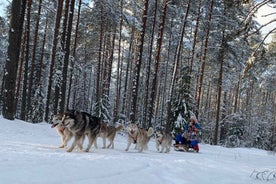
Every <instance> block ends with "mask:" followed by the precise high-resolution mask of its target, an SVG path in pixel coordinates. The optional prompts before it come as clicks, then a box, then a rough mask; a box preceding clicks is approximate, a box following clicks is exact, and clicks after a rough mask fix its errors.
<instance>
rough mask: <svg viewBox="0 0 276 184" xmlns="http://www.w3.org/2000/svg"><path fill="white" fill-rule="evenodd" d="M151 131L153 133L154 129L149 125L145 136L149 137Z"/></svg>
mask: <svg viewBox="0 0 276 184" xmlns="http://www.w3.org/2000/svg"><path fill="white" fill-rule="evenodd" d="M153 133H154V130H153V128H152V127H150V128H149V129H148V132H147V136H148V137H150V136H152V134H153Z"/></svg>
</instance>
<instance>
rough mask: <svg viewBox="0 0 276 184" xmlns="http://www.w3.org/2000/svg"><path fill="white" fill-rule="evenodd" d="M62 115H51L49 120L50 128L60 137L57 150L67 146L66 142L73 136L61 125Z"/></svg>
mask: <svg viewBox="0 0 276 184" xmlns="http://www.w3.org/2000/svg"><path fill="white" fill-rule="evenodd" d="M61 119H62V115H61V114H56V115H53V116H52V118H51V122H52V126H51V127H52V128H56V130H57V133H58V134H59V135H60V138H61V145H60V146H59V148H64V147H66V146H67V143H68V141H69V140H70V139H71V138H72V137H73V134H72V132H71V131H69V129H68V128H66V127H65V126H63V125H62V123H61V122H62V120H61Z"/></svg>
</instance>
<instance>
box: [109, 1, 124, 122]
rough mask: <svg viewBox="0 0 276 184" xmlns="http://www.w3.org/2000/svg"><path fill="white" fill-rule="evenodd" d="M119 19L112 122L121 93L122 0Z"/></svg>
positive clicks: (114, 118)
mask: <svg viewBox="0 0 276 184" xmlns="http://www.w3.org/2000/svg"><path fill="white" fill-rule="evenodd" d="M119 21H120V22H119V40H118V42H119V43H118V63H117V77H116V78H117V79H116V93H115V102H114V108H113V123H114V122H116V121H117V120H118V112H119V103H120V95H121V80H120V74H121V72H120V71H121V68H120V65H121V42H122V28H123V0H121V1H120V20H119ZM113 47H114V46H113ZM113 50H114V49H112V52H113ZM112 55H113V54H112Z"/></svg>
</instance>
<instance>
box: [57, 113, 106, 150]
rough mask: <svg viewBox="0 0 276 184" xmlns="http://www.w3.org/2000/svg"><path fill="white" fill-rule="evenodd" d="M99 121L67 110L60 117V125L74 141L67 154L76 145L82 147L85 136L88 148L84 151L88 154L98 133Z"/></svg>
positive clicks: (96, 118) (88, 115)
mask: <svg viewBox="0 0 276 184" xmlns="http://www.w3.org/2000/svg"><path fill="white" fill-rule="evenodd" d="M100 122H101V120H100V118H98V117H95V116H92V115H90V114H88V113H86V112H79V111H75V110H68V111H67V112H65V113H64V114H63V116H62V124H63V125H64V126H65V127H67V128H68V129H69V130H70V131H71V132H72V133H73V135H74V137H75V139H74V141H73V143H72V145H71V147H70V148H69V149H68V150H67V152H71V151H72V150H73V149H74V148H75V146H76V145H79V147H82V144H83V140H84V137H85V135H87V137H88V146H87V148H86V149H85V150H84V151H85V152H88V151H89V150H90V148H91V146H92V144H93V143H94V141H95V140H96V137H97V136H98V134H99V132H100V126H101V124H100Z"/></svg>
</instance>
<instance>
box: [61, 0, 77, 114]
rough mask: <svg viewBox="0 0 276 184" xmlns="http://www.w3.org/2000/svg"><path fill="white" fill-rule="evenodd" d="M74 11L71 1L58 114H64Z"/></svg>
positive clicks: (73, 0)
mask: <svg viewBox="0 0 276 184" xmlns="http://www.w3.org/2000/svg"><path fill="white" fill-rule="evenodd" d="M74 10H75V0H71V4H70V11H69V12H70V13H69V22H68V27H67V31H66V49H65V57H64V64H63V70H62V86H61V93H60V95H61V101H60V112H64V108H65V97H66V96H67V95H66V87H67V73H68V65H69V60H70V46H71V45H70V43H71V33H72V27H73V18H74Z"/></svg>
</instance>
